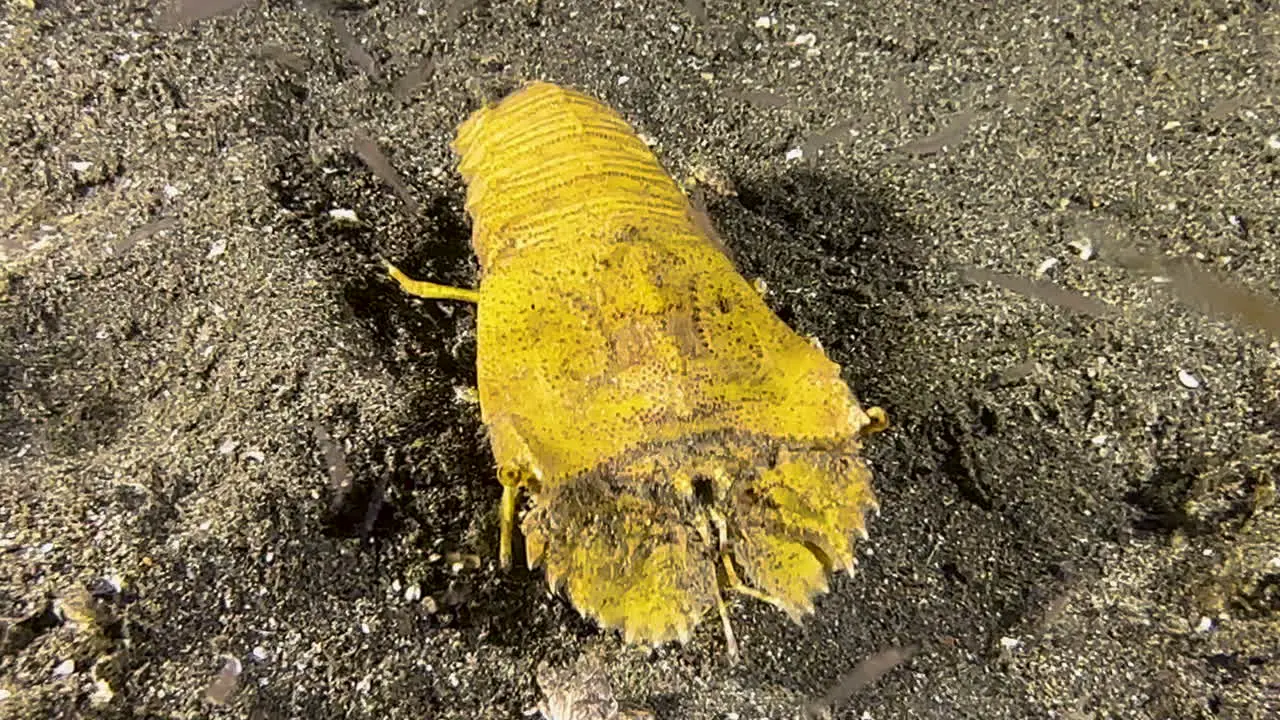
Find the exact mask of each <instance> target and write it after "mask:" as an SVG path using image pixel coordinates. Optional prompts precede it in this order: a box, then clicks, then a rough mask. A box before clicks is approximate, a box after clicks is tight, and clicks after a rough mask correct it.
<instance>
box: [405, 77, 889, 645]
mask: <svg viewBox="0 0 1280 720" xmlns="http://www.w3.org/2000/svg"><path fill="white" fill-rule="evenodd" d="M453 148H454V150H455V152H456V153H457V154H458V156H459V157H460V163H459V171H460V172H461V174H462V176H463V179H464V180H465V181H466V183H467V199H466V209H467V212H468V214H469V215H470V216H471V219H472V224H473V235H472V245H473V246H474V249H475V252H476V255H477V256H478V258H479V262H480V267H481V276H480V288H479V290H467V289H461V288H453V287H447V286H442V285H436V284H434V283H429V282H423V281H420V280H414V279H411V278H409V277H407V276H406V275H404V274H403V273H401V272H400V271H399V270H397V269H396V268H394V267H391V268H390V273H391V276H392V277H393V278H395V280H396V281H397V282H399V284H400V286H401V287H402V288H404V290H406V291H407V292H409V293H412V294H414V295H417V296H419V297H423V298H432V299H451V300H464V301H470V302H474V303H476V304H477V306H478V309H477V320H476V322H477V347H476V366H477V367H476V373H477V378H478V385H479V388H478V389H479V397H480V409H481V417H482V419H483V421H484V424H485V426H486V427H487V429H488V431H489V438H490V442H491V445H492V448H493V455H494V460H495V461H496V464H497V468H498V479H499V480H500V482H501V483H502V486H503V493H502V504H501V541H500V542H501V545H500V561H501V564H502V565H503V566H504V567H506V566H509V565H510V563H511V557H512V542H513V534H514V531H515V527H516V524H517V514H518V509H519V505H520V496H521V494H522V493H524V494H527V495H528V498H529V501H530V502H529V506H530V507H529V509H528V511H527V512H526V513H525V514H524V516H523V519H522V520H521V521H520V529H521V530H522V532H523V535H524V539H525V550H526V556H527V558H528V562H529V565H530V567H536V566H539V565H540V566H542V567H543V568H545V570H546V575H547V579H548V581H549V582H550V583H551V586H552V587H553V588H555V589H561V588H564V589H565V590H566V591H567V593H568V597H569V599H570V601H571V602H572V603H573V605H574V606H575V607H576V608H577V609H578V610H579V611H580V612H582V613H583V614H584V615H587V616H590V617H593V618H595V619H596V620H597V621H598V622H599V623H600V624H602V625H604V626H606V627H610V628H620V629H621V630H622V633H623V636H624V638H625V639H626V641H627V642H635V643H647V644H652V645H657V644H660V643H664V642H667V641H670V640H673V639H678V640H680V641H682V642H685V641H687V640H688V639H689V637H690V635H691V633H692V630H693V628H694V626H695V625H696V624H697V623H698V621H699V620H700V619H701V618H702V617H703V616H704V615H705V614H706V613H707V612H708V611H709V610H710V609H711V608H713V607H714V608H717V609H718V611H719V613H720V617H721V619H722V621H723V623H724V631H725V635H726V640H727V642H728V651H729V653H730V655H736V652H737V647H736V642H735V641H734V636H733V632H732V629H731V627H730V625H729V619H728V613H727V610H726V608H725V603H724V599H723V598H724V595H723V593H724V591H730V592H738V593H744V594H746V595H750V596H752V597H755V598H758V599H761V600H764V601H766V602H769V603H772V604H773V605H775V606H777V607H778V608H780V609H782V610H783V611H785V612H786V613H787V614H788V615H790V616H791V617H792V618H793V619H796V620H799V619H800V617H801V616H803V615H804V614H807V613H810V612H812V611H813V597H814V596H815V595H816V594H818V593H821V592H825V591H826V589H827V577H828V573H829V572H831V571H833V570H840V569H852V568H853V566H854V562H855V561H854V553H853V545H852V538H851V536H853V535H859V536H862V537H865V534H866V531H865V529H864V514H865V513H866V511H867V510H868V509H873V508H875V507H876V501H875V498H874V495H873V493H872V490H871V483H870V481H871V474H870V472H869V470H868V469H867V466H866V465H865V464H864V462H863V460H862V459H861V457H860V455H859V451H860V449H861V445H862V440H863V438H864V437H865V436H866V435H868V434H869V433H872V432H875V431H877V430H880V429H882V428H883V427H885V425H886V424H887V421H886V418H885V414H884V413H883V411H881V410H880V409H879V408H871V409H869V410H866V411H864V410H863V408H862V407H861V406H860V405H859V404H858V401H857V400H856V399H855V398H854V396H853V393H852V392H851V391H850V389H849V387H848V385H847V384H846V383H845V382H844V381H843V380H842V379H841V377H840V367H839V366H838V365H836V364H835V363H834V362H832V361H831V360H829V359H828V358H827V357H826V355H825V354H824V353H823V351H822V350H821V348H820V347H818V346H817V345H816V344H815V343H813V342H810V341H809V340H806V339H805V338H803V337H801V336H800V335H798V334H796V333H795V332H793V331H792V330H791V329H790V328H788V327H787V326H786V325H785V324H784V323H783V322H782V321H781V320H779V319H778V317H777V316H775V315H774V314H773V312H771V311H770V310H769V308H768V306H767V305H766V304H765V303H764V300H763V299H762V298H761V297H760V294H759V293H758V292H757V291H756V290H755V288H753V287H752V285H751V284H750V283H748V282H747V281H746V280H745V279H744V278H743V277H742V276H741V275H739V274H738V272H737V270H736V269H735V268H734V266H733V264H732V262H731V261H730V260H729V258H728V257H727V256H726V255H725V254H724V252H723V251H722V249H721V247H720V245H719V242H718V239H717V238H715V237H714V235H713V234H712V233H711V232H709V227H708V225H707V223H706V221H705V218H704V217H702V216H701V215H700V214H699V212H698V211H696V210H694V208H693V207H692V205H691V204H690V202H689V200H688V199H687V198H686V196H685V195H684V193H683V192H682V190H681V189H680V187H679V186H678V185H677V184H676V182H675V181H674V180H672V178H671V177H670V176H669V175H668V174H667V173H666V172H665V171H664V170H663V168H662V166H661V165H660V164H659V163H658V160H657V158H656V157H654V155H653V153H652V152H651V151H650V150H649V148H648V147H647V146H646V145H645V143H644V142H642V141H641V140H640V138H639V137H637V135H636V133H635V132H634V131H633V130H632V129H631V127H630V126H628V125H627V123H626V122H625V121H624V120H623V119H622V118H621V117H620V116H619V115H618V114H617V113H615V112H614V111H613V110H611V109H609V108H608V107H606V106H605V105H603V104H601V103H600V102H597V101H596V100H594V99H592V98H590V97H587V96H586V95H583V94H581V93H578V92H576V91H573V90H569V89H565V88H562V87H559V86H556V85H552V84H548V83H544V82H535V83H530V84H528V85H526V86H524V87H523V88H522V89H520V90H518V91H516V92H515V93H513V94H511V95H509V96H507V97H506V98H505V99H503V100H502V101H500V102H498V103H497V104H493V105H489V106H487V107H485V108H482V109H480V110H478V111H476V112H475V113H474V114H472V115H471V117H470V118H468V119H467V120H466V122H464V123H463V124H462V126H461V127H460V128H459V129H458V135H457V138H456V140H455V141H454V144H453Z"/></svg>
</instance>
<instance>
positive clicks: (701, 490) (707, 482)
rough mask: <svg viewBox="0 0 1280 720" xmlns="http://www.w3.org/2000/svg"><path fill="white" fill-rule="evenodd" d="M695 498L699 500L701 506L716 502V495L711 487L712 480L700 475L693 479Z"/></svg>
mask: <svg viewBox="0 0 1280 720" xmlns="http://www.w3.org/2000/svg"><path fill="white" fill-rule="evenodd" d="M693 497H694V498H695V499H697V501H698V504H699V505H711V504H712V503H714V502H715V500H716V494H715V489H714V488H713V487H712V485H711V478H709V477H707V476H706V475H699V476H697V477H695V478H694V479H693Z"/></svg>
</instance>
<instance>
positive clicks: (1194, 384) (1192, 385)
mask: <svg viewBox="0 0 1280 720" xmlns="http://www.w3.org/2000/svg"><path fill="white" fill-rule="evenodd" d="M1178 382H1180V383H1182V386H1183V387H1185V388H1188V389H1190V390H1195V389H1196V388H1198V387H1200V380H1199V378H1197V377H1196V376H1195V375H1192V374H1191V373H1189V372H1187V371H1186V370H1179V371H1178Z"/></svg>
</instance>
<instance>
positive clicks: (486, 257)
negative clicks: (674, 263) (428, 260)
mask: <svg viewBox="0 0 1280 720" xmlns="http://www.w3.org/2000/svg"><path fill="white" fill-rule="evenodd" d="M453 147H454V150H455V152H457V153H458V155H459V156H460V158H461V161H460V162H459V164H458V170H459V172H461V174H462V177H463V179H464V180H466V182H467V201H466V208H467V212H468V214H470V215H471V219H472V224H473V235H472V243H473V245H474V247H475V251H476V255H477V257H478V258H479V259H480V264H481V267H482V268H484V269H486V270H488V269H489V268H491V267H492V266H493V265H494V263H495V262H499V261H500V260H501V258H502V257H503V256H504V255H505V254H507V253H509V252H512V251H518V250H519V249H520V248H522V247H527V246H529V245H533V244H541V243H548V242H583V241H587V240H588V239H589V236H590V235H589V233H587V234H584V232H583V228H594V229H597V230H600V231H602V232H608V231H609V230H611V229H620V228H622V227H625V226H632V227H643V228H644V229H646V230H658V231H664V230H665V231H669V232H672V233H679V234H682V235H687V234H694V233H696V230H695V229H694V228H692V227H691V225H690V222H691V221H690V215H689V206H688V201H687V200H686V198H685V196H684V194H683V193H682V192H681V190H680V188H679V187H678V186H677V185H676V183H675V181H673V180H672V179H671V177H670V176H669V175H668V174H667V173H666V171H665V170H663V168H662V166H661V165H660V164H659V163H658V160H657V158H656V157H654V155H653V153H652V152H651V151H650V150H649V148H648V146H646V145H645V144H644V142H643V141H642V140H640V138H639V137H637V136H636V133H635V131H633V130H632V129H631V127H630V126H629V125H627V123H626V121H624V120H623V119H622V118H621V117H620V116H619V115H618V114H617V113H615V112H614V111H613V110H611V109H610V108H608V107H607V106H605V105H602V104H601V103H599V102H597V101H596V100H594V99H592V98H590V97H588V96H586V95H583V94H581V93H578V92H574V91H572V90H567V89H565V88H561V87H558V86H556V85H551V84H549V83H542V82H538V83H531V84H529V85H527V86H526V87H524V88H523V89H521V90H519V91H517V92H515V93H513V94H511V95H509V96H508V97H506V98H505V99H504V100H502V102H500V103H498V104H497V105H494V106H491V107H488V108H485V109H482V110H480V111H478V112H476V113H474V114H473V115H472V116H471V117H470V118H469V119H468V120H467V121H466V122H465V123H463V125H462V126H461V127H460V128H459V129H458V135H457V139H456V140H455V141H454V144H453Z"/></svg>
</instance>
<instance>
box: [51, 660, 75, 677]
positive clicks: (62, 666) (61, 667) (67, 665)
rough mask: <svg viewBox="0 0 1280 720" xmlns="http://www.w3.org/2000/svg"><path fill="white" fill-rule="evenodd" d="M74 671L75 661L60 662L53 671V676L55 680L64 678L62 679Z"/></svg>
mask: <svg viewBox="0 0 1280 720" xmlns="http://www.w3.org/2000/svg"><path fill="white" fill-rule="evenodd" d="M75 671H76V661H75V660H63V661H62V662H60V663H58V666H57V667H55V668H54V669H53V676H54V677H55V678H64V677H68V676H69V675H71V674H72V673H74V672H75Z"/></svg>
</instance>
